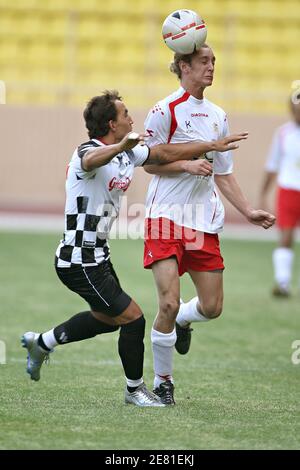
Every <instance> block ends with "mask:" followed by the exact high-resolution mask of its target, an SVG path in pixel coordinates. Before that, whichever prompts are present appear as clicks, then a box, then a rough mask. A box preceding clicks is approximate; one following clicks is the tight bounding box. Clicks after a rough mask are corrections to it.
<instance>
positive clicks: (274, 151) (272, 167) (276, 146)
mask: <svg viewBox="0 0 300 470" xmlns="http://www.w3.org/2000/svg"><path fill="white" fill-rule="evenodd" d="M280 155H281V144H280V130H279V129H277V131H276V132H275V133H274V136H273V139H272V142H271V146H270V149H269V153H268V156H267V161H266V165H265V169H266V171H268V172H270V173H277V172H278V170H279V167H280Z"/></svg>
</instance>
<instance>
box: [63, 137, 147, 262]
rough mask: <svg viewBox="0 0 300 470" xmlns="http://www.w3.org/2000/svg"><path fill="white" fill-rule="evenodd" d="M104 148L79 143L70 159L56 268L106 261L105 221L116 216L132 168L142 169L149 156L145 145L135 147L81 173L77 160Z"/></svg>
mask: <svg viewBox="0 0 300 470" xmlns="http://www.w3.org/2000/svg"><path fill="white" fill-rule="evenodd" d="M104 145H105V144H103V143H102V142H100V141H99V140H96V139H92V140H90V141H89V142H85V143H83V144H81V145H80V146H79V147H78V148H77V149H76V150H75V152H74V153H73V156H72V158H71V161H70V164H69V166H68V171H67V180H66V206H65V231H64V237H63V239H62V240H61V242H60V244H59V246H58V248H57V250H56V266H57V267H60V268H68V267H70V266H71V265H74V264H75V265H78V264H79V265H82V266H95V265H97V264H100V263H102V262H104V261H106V260H107V259H108V258H109V256H110V252H109V245H108V242H107V238H108V234H109V228H108V223H107V222H108V221H110V220H111V218H110V217H111V216H118V214H119V210H120V204H121V200H120V199H121V196H122V195H123V194H124V192H125V191H126V190H127V189H128V187H129V185H130V183H131V180H132V176H133V172H134V167H136V166H142V165H143V163H144V162H145V161H146V160H147V158H148V155H149V148H148V147H147V146H146V145H137V146H136V147H134V148H133V149H132V150H130V151H127V152H121V153H120V154H118V155H117V156H115V157H114V158H113V159H112V160H111V161H110V162H109V163H107V164H106V165H104V166H101V167H99V168H96V169H94V170H91V171H85V170H83V168H82V166H81V160H82V157H83V156H84V155H85V153H86V152H87V151H88V150H89V149H92V148H95V147H100V146H104ZM97 226H98V230H97ZM99 227H100V229H99ZM97 231H98V235H99V232H101V237H99V236H97Z"/></svg>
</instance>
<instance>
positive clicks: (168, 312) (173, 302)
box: [159, 298, 180, 319]
mask: <svg viewBox="0 0 300 470" xmlns="http://www.w3.org/2000/svg"><path fill="white" fill-rule="evenodd" d="M179 306H180V303H179V299H176V298H175V299H173V298H166V299H164V300H163V301H162V302H160V305H159V313H160V315H161V316H163V317H165V318H169V319H174V318H176V315H177V313H178V312H179Z"/></svg>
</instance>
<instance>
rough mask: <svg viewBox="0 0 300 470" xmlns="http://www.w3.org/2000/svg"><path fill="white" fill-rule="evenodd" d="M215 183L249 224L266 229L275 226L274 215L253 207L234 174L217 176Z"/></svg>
mask: <svg viewBox="0 0 300 470" xmlns="http://www.w3.org/2000/svg"><path fill="white" fill-rule="evenodd" d="M215 182H216V185H217V186H218V188H219V189H220V191H221V193H222V194H223V195H224V196H225V197H226V199H227V200H228V201H229V202H230V203H231V204H232V205H233V206H234V207H235V208H236V209H237V210H238V211H239V212H240V213H241V214H243V215H244V216H245V217H246V219H247V220H248V221H249V222H251V223H252V224H255V225H260V226H261V227H263V228H265V229H268V228H270V227H272V225H274V223H275V221H276V217H274V215H273V214H270V213H269V212H266V211H264V210H261V209H253V207H251V205H250V203H249V201H248V200H247V199H246V197H245V196H244V194H243V192H242V190H241V188H240V186H239V184H238V182H237V181H236V179H235V177H234V175H233V174H227V175H215Z"/></svg>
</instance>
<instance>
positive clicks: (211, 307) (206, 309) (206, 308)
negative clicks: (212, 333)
mask: <svg viewBox="0 0 300 470" xmlns="http://www.w3.org/2000/svg"><path fill="white" fill-rule="evenodd" d="M202 310H203V314H204V315H205V316H206V317H207V318H209V319H210V320H212V319H214V318H218V317H219V316H220V315H221V313H222V310H223V304H222V302H215V303H214V302H212V303H208V304H206V305H203V306H202Z"/></svg>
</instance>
